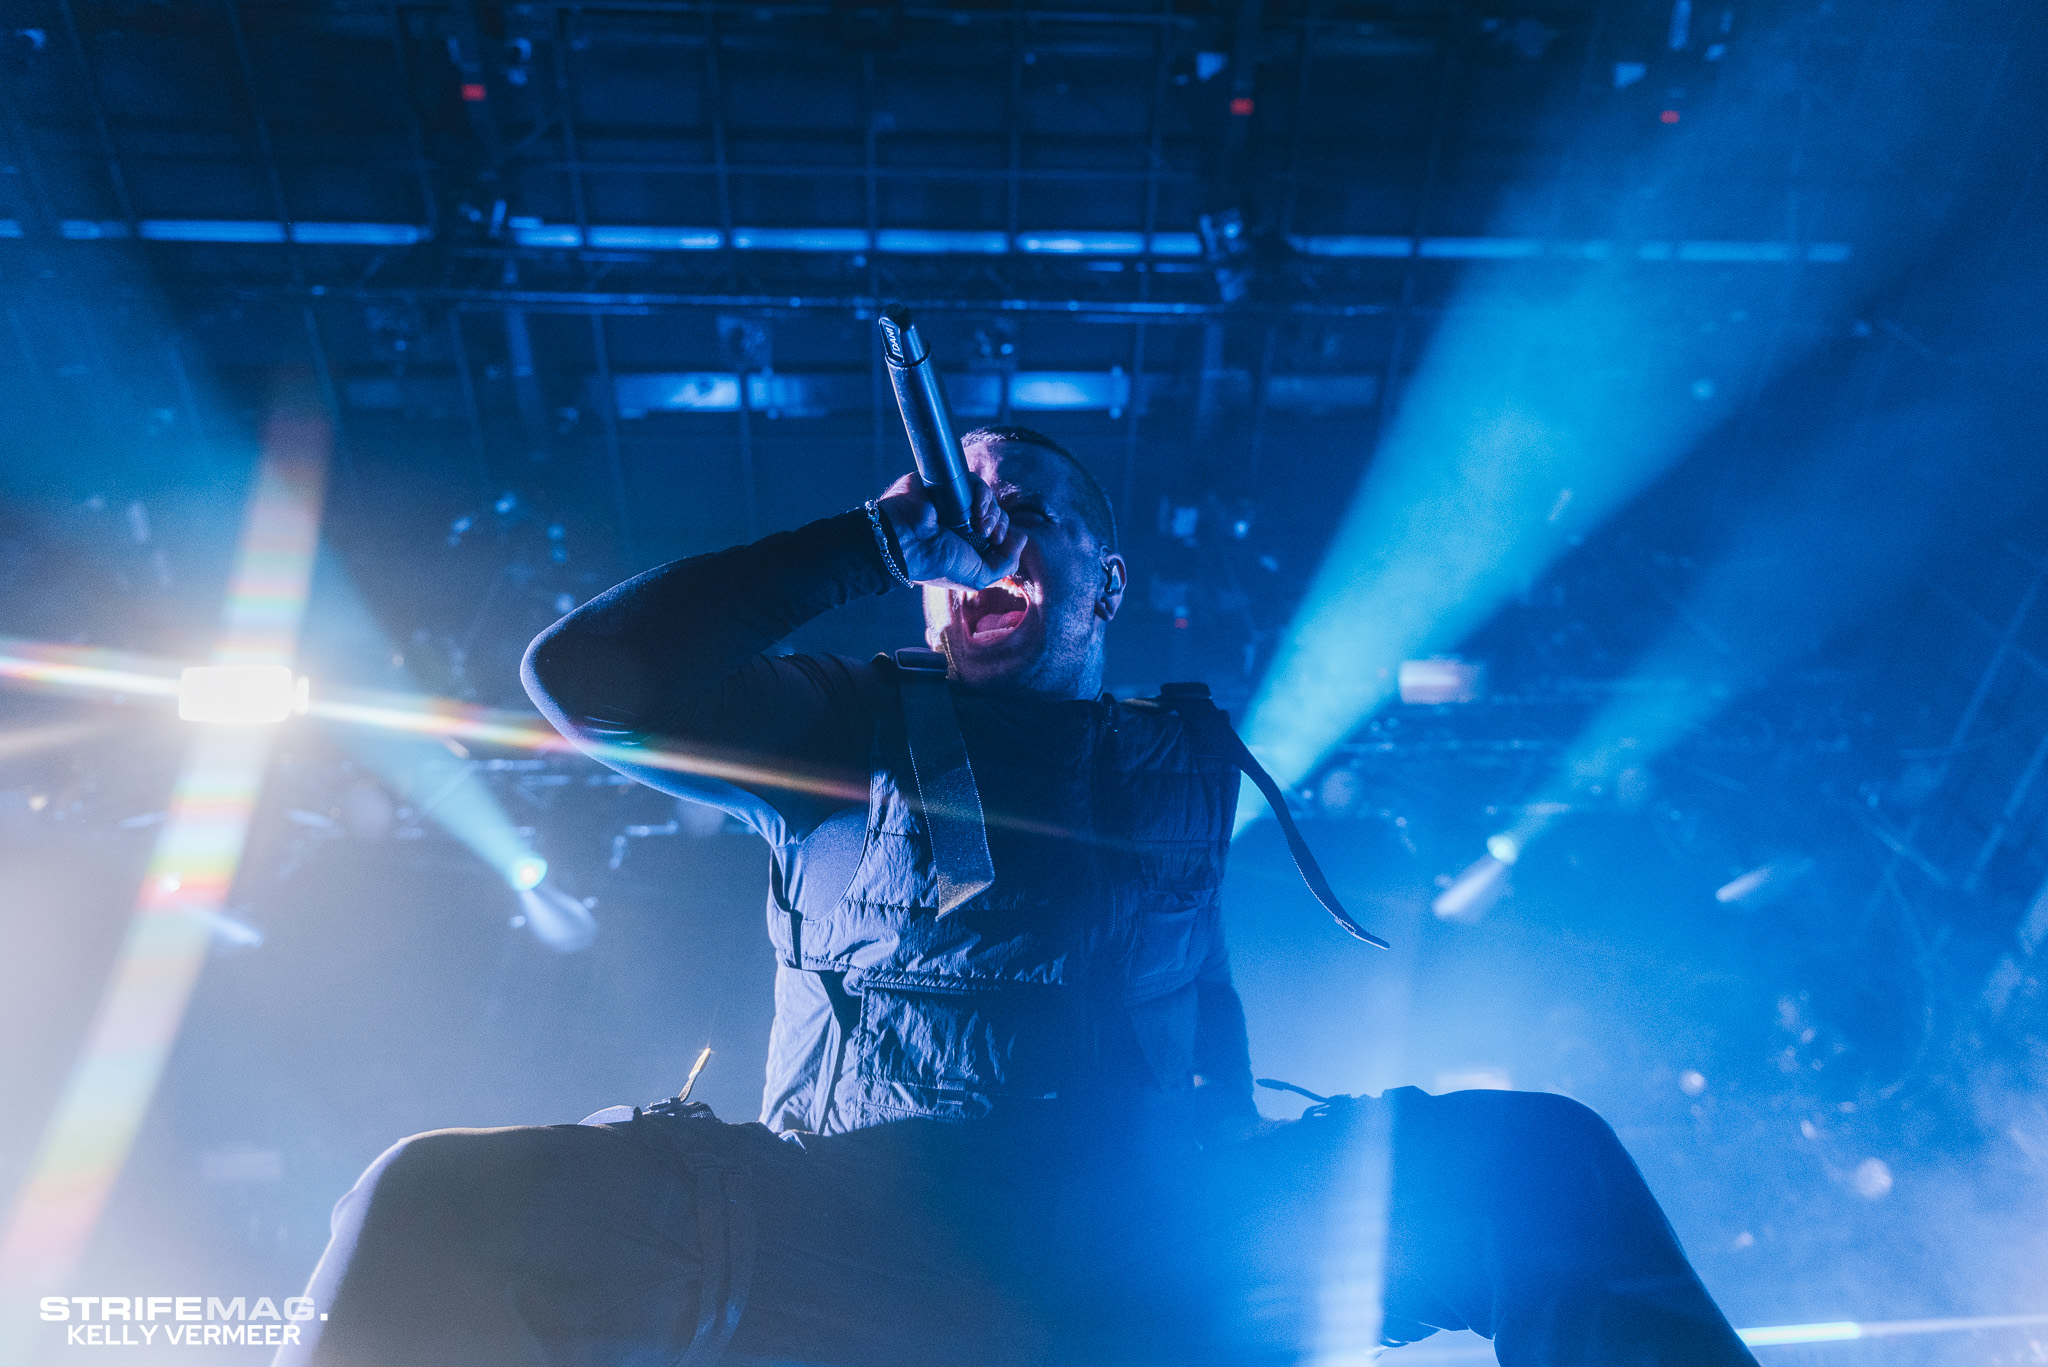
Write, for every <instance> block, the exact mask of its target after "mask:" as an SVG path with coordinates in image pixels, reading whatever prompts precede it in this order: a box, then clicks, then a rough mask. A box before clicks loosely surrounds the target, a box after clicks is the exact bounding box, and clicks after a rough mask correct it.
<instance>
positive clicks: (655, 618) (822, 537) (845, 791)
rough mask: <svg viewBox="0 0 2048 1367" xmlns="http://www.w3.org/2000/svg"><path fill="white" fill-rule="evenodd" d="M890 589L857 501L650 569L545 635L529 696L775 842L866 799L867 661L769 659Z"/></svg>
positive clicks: (611, 758)
mask: <svg viewBox="0 0 2048 1367" xmlns="http://www.w3.org/2000/svg"><path fill="white" fill-rule="evenodd" d="M893 587H896V581H894V580H893V579H892V578H891V577H890V575H889V572H888V569H887V568H886V566H885V565H884V563H883V560H882V556H881V552H880V549H879V548H878V546H877V545H876V542H875V537H874V529H873V527H872V525H871V524H870V523H869V521H868V518H867V515H866V513H865V512H864V511H863V510H860V509H855V510H854V511H852V512H849V513H842V514H840V515H839V516H837V517H828V518H825V519H823V520H822V521H818V522H813V523H811V524H810V525H808V526H805V527H800V528H798V529H796V530H795V531H789V532H778V533H776V534H774V535H772V536H768V537H764V538H763V539H761V540H760V541H756V542H754V543H752V544H751V545H746V546H735V547H733V548H731V549H730V550H724V551H719V552H716V553H714V554H711V555H700V556H694V557H692V558H690V559H688V560H678V561H675V562H673V563H671V564H667V565H663V566H662V567H660V568H659V569H655V570H649V571H648V572H647V573H645V574H643V575H640V576H638V577H637V578H634V579H629V580H627V581H626V582H625V583H623V584H620V585H619V586H618V587H616V588H614V589H611V590H609V591H607V592H605V593H603V594H600V595H599V596H598V597H596V598H593V599H591V600H590V601H589V602H588V603H585V604H584V605H583V606H582V607H580V608H578V609H576V611H574V612H572V613H570V614H569V615H568V616H567V617H564V618H563V619H562V620H561V621H559V622H557V623H555V624H554V625H553V626H551V627H549V628H548V629H547V630H546V631H544V632H542V633H541V634H540V636H539V637H538V638H536V639H535V641H534V643H533V645H532V646H531V647H529V648H528V650H527V652H526V659H525V662H524V663H523V664H522V666H521V668H520V676H521V679H522V680H523V681H524V683H525V685H526V691H527V693H528V694H529V695H530V696H531V697H532V698H533V701H534V705H535V706H536V707H538V708H539V709H540V710H541V712H542V713H543V714H544V715H546V717H547V719H548V720H549V721H551V722H553V723H554V725H555V726H556V728H557V729H558V730H560V731H561V732H562V734H563V735H565V736H567V737H569V738H570V739H571V740H573V741H574V742H575V743H576V744H577V745H578V746H579V747H581V748H583V749H584V750H586V751H588V752H589V753H591V754H592V755H594V756H595V757H596V758H598V759H600V760H602V761H603V762H604V763H606V764H608V765H610V766H612V767H613V768H615V769H617V770H619V771H620V772H622V773H626V774H630V775H632V776H633V777H634V778H637V779H639V780H640V781H642V782H643V783H647V784H649V785H651V786H653V787H655V788H659V789H661V790H662V791H663V792H668V793H674V794H676V795H677V796H679V797H686V798H690V799H693V800H695V801H698V802H705V803H709V804H710V805H712V806H715V807H719V808H722V809H723V810H725V811H727V812H730V813H732V814H733V815H734V816H737V817H739V818H740V819H741V820H743V821H745V822H747V823H748V824H749V825H750V826H752V827H753V828H754V829H755V830H757V831H759V832H760V833H761V834H762V835H764V836H767V837H768V838H769V839H770V840H771V841H776V840H779V839H780V838H781V837H782V836H784V835H785V834H786V833H790V832H791V831H792V829H793V831H794V833H795V834H799V835H800V834H802V833H803V831H804V830H806V829H808V827H809V826H811V825H813V824H815V822H816V821H817V820H818V819H820V818H821V817H822V816H823V814H824V813H825V812H828V811H830V810H831V809H832V808H833V807H835V806H838V805H841V804H843V803H844V802H846V801H849V800H864V799H865V797H866V792H867V785H866V779H865V774H866V768H867V766H866V759H867V754H866V750H867V742H868V735H869V718H870V717H871V716H872V711H871V708H872V705H873V697H874V691H875V686H876V681H875V678H874V671H873V669H872V666H870V665H868V664H865V663H862V662H858V661H854V660H849V659H845V658H842V657H837V656H824V657H816V656H783V657H774V656H770V655H767V654H765V653H764V652H765V651H767V650H768V649H769V648H770V647H772V646H773V645H774V644H775V643H776V642H777V641H779V640H781V639H782V638H783V637H785V636H787V635H789V633H790V632H792V631H794V630H796V628H798V627H799V626H802V625H803V624H804V623H805V622H808V621H809V620H811V619H812V618H813V617H816V616H818V615H819V614H820V613H823V612H825V611H827V610H829V609H831V608H835V607H838V606H840V605H842V604H844V603H848V602H851V601H853V600H854V599H856V598H862V597H867V596H869V595H872V594H878V593H884V592H887V591H888V590H889V589H891V588H893Z"/></svg>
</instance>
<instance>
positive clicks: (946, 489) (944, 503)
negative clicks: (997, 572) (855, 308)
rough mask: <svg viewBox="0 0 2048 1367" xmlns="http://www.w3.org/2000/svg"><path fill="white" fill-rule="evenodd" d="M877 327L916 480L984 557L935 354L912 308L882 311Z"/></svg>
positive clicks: (984, 541) (947, 524) (944, 521)
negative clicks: (921, 333) (971, 518)
mask: <svg viewBox="0 0 2048 1367" xmlns="http://www.w3.org/2000/svg"><path fill="white" fill-rule="evenodd" d="M875 326H876V327H877V328H878V329H879V330H880V331H881V334H882V359H883V360H884V361H886V362H888V365H889V383H890V385H891V386H892V387H893V388H894V389H895V391H896V406H897V407H898V408H900V409H902V410H903V430H904V432H905V434H906V435H908V436H909V438H910V455H911V458H912V459H913V460H915V461H916V462H917V477H918V479H919V480H920V481H921V482H922V483H923V484H924V491H925V495H926V497H928V498H930V499H931V501H932V507H933V508H935V509H937V510H938V514H939V525H940V526H942V527H944V528H946V530H948V531H950V532H952V533H954V534H955V535H957V536H958V537H960V539H961V540H963V541H965V542H966V543H967V544H968V545H970V546H972V547H974V549H975V551H976V552H977V553H978V554H981V555H984V556H986V555H987V554H988V552H989V549H990V547H989V542H988V538H986V537H984V536H983V535H982V534H981V533H980V532H977V531H976V530H975V529H974V526H973V524H972V523H971V522H970V521H969V520H968V518H969V515H970V514H971V513H972V512H973V511H974V486H973V485H972V484H970V483H968V481H969V480H972V479H974V478H976V476H975V475H974V474H973V473H972V472H970V471H969V470H968V468H967V458H966V456H964V455H963V454H962V453H961V450H960V439H959V438H958V437H956V436H954V435H953V420H952V418H951V417H949V416H948V415H947V413H946V395H945V391H944V390H942V389H940V388H939V373H938V368H937V367H935V366H934V365H933V364H932V356H931V353H930V352H929V351H927V350H925V346H924V339H923V338H921V337H919V336H918V335H917V324H916V323H914V322H912V321H911V318H910V310H909V309H906V308H903V307H901V306H900V305H897V306H892V307H890V308H886V309H883V310H882V312H881V315H880V316H879V317H878V318H876V319H875Z"/></svg>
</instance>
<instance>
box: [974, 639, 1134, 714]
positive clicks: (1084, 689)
mask: <svg viewBox="0 0 2048 1367" xmlns="http://www.w3.org/2000/svg"><path fill="white" fill-rule="evenodd" d="M943 644H944V643H942V645H943ZM949 653H950V652H949ZM1102 661H1103V651H1102V642H1101V641H1099V640H1097V641H1095V642H1093V643H1092V644H1091V645H1090V646H1089V648H1088V650H1087V651H1086V652H1085V653H1084V654H1082V655H1081V656H1080V657H1079V658H1077V659H1073V658H1070V659H1068V660H1062V661H1053V660H1047V659H1044V658H1040V659H1038V660H1036V661H1033V662H1032V664H1030V665H1028V666H1026V667H1024V668H1022V669H1018V670H1014V671H1011V672H1008V673H1005V674H1001V675H997V676H995V677H992V678H980V679H976V678H972V677H970V676H969V675H967V674H965V673H963V671H962V670H961V669H960V666H959V662H958V661H954V662H953V677H954V679H956V680H958V681H959V682H961V683H963V684H965V685H966V686H967V687H969V688H971V689H973V690H974V691H975V692H977V693H987V694H992V695H997V696H1003V697H1012V698H1029V699H1031V700H1033V701H1035V702H1072V701H1075V700H1077V699H1079V700H1085V699H1089V698H1094V697H1097V696H1099V695H1100V694H1101V692H1102Z"/></svg>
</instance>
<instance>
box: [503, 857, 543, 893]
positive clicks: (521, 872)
mask: <svg viewBox="0 0 2048 1367" xmlns="http://www.w3.org/2000/svg"><path fill="white" fill-rule="evenodd" d="M547 876H548V861H547V860H545V859H543V858H541V857H540V856H539V855H537V854H522V855H520V856H519V857H518V858H517V859H515V860H513V861H512V862H511V863H510V864H507V865H506V866H505V881H506V882H508V883H510V884H511V885H512V886H513V887H514V888H516V889H518V890H519V891H520V892H525V891H527V890H528V889H529V888H536V887H539V886H540V880H541V879H543V878H545V877H547Z"/></svg>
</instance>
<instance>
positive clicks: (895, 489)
mask: <svg viewBox="0 0 2048 1367" xmlns="http://www.w3.org/2000/svg"><path fill="white" fill-rule="evenodd" d="M923 487H924V485H923V484H922V483H921V482H919V480H918V478H917V471H915V470H912V471H911V472H910V473H908V474H906V475H904V476H903V477H902V478H900V479H898V480H897V481H896V482H895V483H894V484H891V485H890V486H889V487H888V488H886V489H884V490H882V497H883V498H890V497H893V496H894V495H896V494H907V493H910V492H912V491H913V490H916V489H922V488H923Z"/></svg>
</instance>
